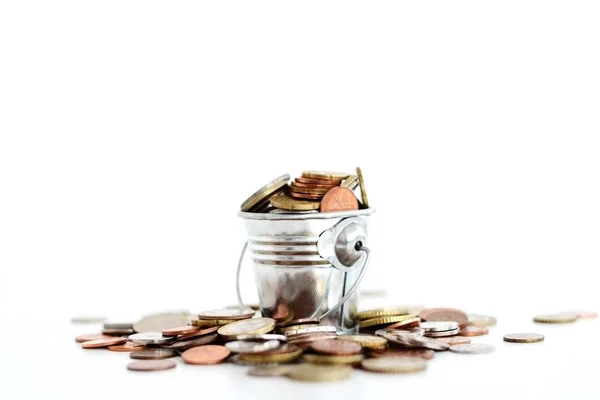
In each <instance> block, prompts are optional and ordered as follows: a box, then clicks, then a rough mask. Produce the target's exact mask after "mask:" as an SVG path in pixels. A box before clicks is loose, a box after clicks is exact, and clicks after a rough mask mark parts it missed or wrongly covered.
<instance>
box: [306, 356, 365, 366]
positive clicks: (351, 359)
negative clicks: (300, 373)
mask: <svg viewBox="0 0 600 400" xmlns="http://www.w3.org/2000/svg"><path fill="white" fill-rule="evenodd" d="M364 358H365V357H364V356H363V355H362V354H352V355H349V356H332V355H323V354H305V355H303V356H302V361H304V362H307V363H312V364H328V365H331V364H350V365H351V364H358V363H359V362H361V361H362V360H363V359H364Z"/></svg>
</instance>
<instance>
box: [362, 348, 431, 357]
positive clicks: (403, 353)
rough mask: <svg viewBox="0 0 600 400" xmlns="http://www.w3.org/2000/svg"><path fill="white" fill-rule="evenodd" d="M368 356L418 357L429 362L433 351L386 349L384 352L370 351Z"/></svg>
mask: <svg viewBox="0 0 600 400" xmlns="http://www.w3.org/2000/svg"><path fill="white" fill-rule="evenodd" d="M369 355H370V356H371V357H420V358H424V359H425V360H431V359H432V358H433V357H434V356H435V351H433V350H429V349H395V348H388V349H386V350H385V351H371V352H370V353H369Z"/></svg>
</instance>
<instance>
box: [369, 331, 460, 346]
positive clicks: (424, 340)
mask: <svg viewBox="0 0 600 400" xmlns="http://www.w3.org/2000/svg"><path fill="white" fill-rule="evenodd" d="M375 334H376V335H378V336H382V337H384V338H386V339H387V340H388V341H389V342H392V343H395V344H398V345H400V346H407V347H421V348H425V349H431V350H437V351H444V350H448V349H449V348H450V346H448V345H447V344H446V343H444V342H440V341H438V340H436V339H431V338H428V337H424V336H419V335H415V334H414V333H410V332H405V331H401V330H393V331H390V330H385V329H382V330H378V331H377V332H375Z"/></svg>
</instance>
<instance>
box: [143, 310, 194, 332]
mask: <svg viewBox="0 0 600 400" xmlns="http://www.w3.org/2000/svg"><path fill="white" fill-rule="evenodd" d="M188 322H189V317H188V316H187V315H185V314H178V313H161V314H154V315H149V316H146V317H143V318H142V319H140V320H139V321H137V322H136V323H135V324H133V330H135V331H136V332H138V333H141V332H162V330H163V329H167V328H171V327H173V326H179V325H187V324H188Z"/></svg>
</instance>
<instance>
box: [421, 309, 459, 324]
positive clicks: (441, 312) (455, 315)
mask: <svg viewBox="0 0 600 400" xmlns="http://www.w3.org/2000/svg"><path fill="white" fill-rule="evenodd" d="M419 317H421V319H422V320H423V321H455V322H457V323H458V326H460V327H461V328H462V327H463V326H467V325H468V324H469V317H467V314H465V313H464V311H461V310H458V309H456V308H447V307H440V308H426V309H424V310H421V311H420V312H419Z"/></svg>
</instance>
